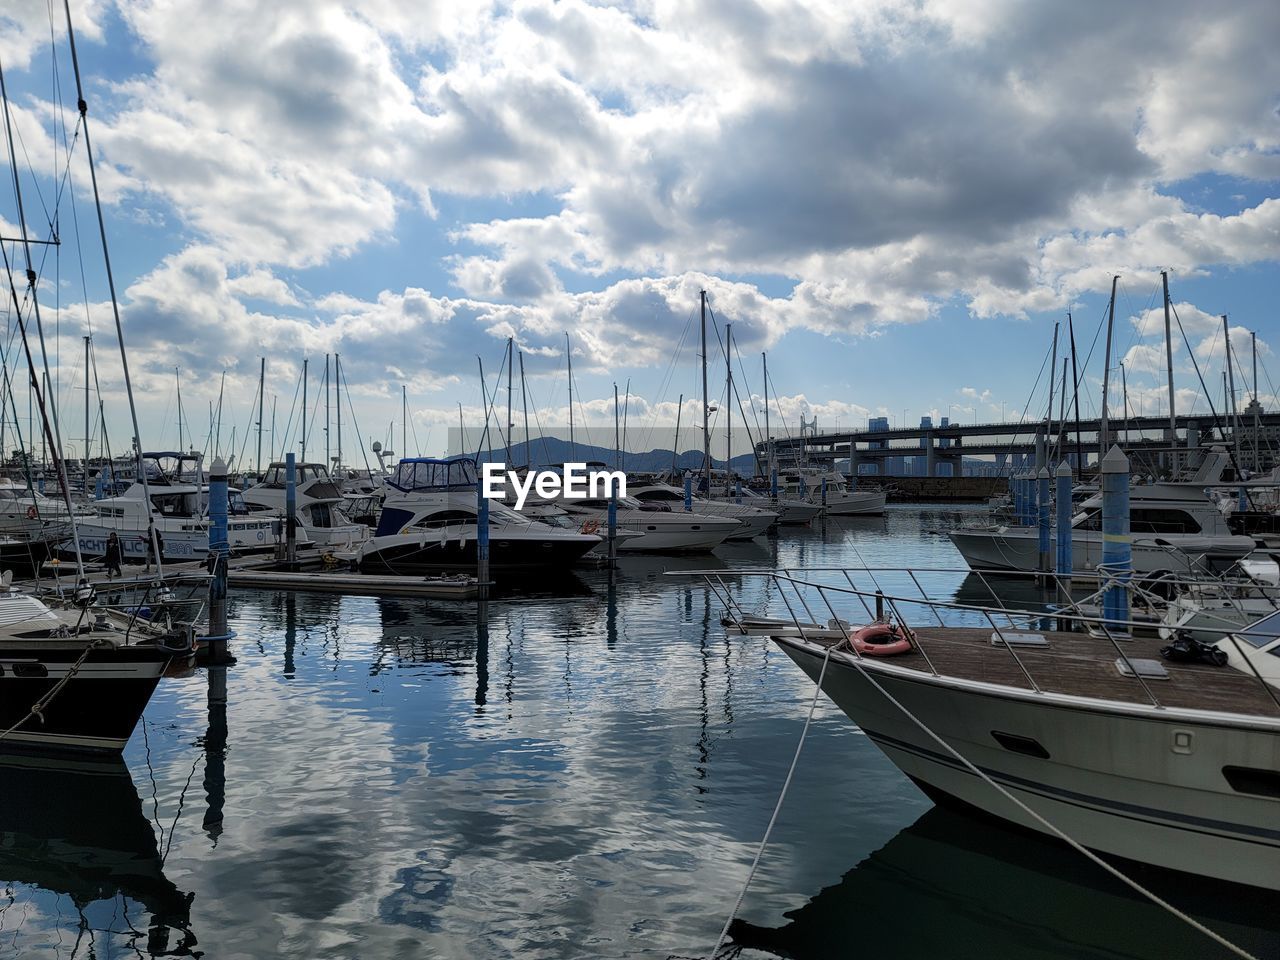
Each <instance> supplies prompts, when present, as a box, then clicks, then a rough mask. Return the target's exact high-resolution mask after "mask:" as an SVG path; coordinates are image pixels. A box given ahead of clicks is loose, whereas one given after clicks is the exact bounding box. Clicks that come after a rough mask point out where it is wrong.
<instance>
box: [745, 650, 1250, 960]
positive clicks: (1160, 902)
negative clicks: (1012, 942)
mask: <svg viewBox="0 0 1280 960" xmlns="http://www.w3.org/2000/svg"><path fill="white" fill-rule="evenodd" d="M831 649H832V648H831V647H828V648H827V653H826V656H825V657H823V660H822V674H819V676H818V687H819V688H821V687H822V675H823V674H825V673H826V669H827V662H828V661H829V660H830V659H831ZM850 663H851V664H852V665H853V667H854V668H855V669H856V670H857V671H858V672H859V673H861V674H862V676H863V678H864V679H866V680H867V682H868V683H870V684H871V685H872V686H873V687H875V688H876V690H878V691H879V692H880V694H881V695H882V696H883V697H884V698H885V699H886V700H888V701H889V702H890V703H892V704H893V705H894V706H895V707H897V708H898V709H899V710H901V711H902V712H903V714H905V715H906V716H907V718H908V719H909V720H911V721H912V722H913V723H914V724H915V725H916V726H918V727H919V728H920V729H921V730H922V731H924V733H925V734H926V735H927V736H928V737H929V738H930V739H932V740H934V741H935V742H936V743H937V744H938V745H939V746H941V747H942V748H943V749H944V750H946V751H947V753H949V754H951V755H952V756H953V757H955V758H956V759H957V760H959V761H960V763H961V764H962V765H963V766H964V767H965V768H966V769H968V770H969V771H970V772H971V773H973V774H974V775H976V776H977V777H978V778H980V779H981V780H984V781H986V783H988V784H989V785H990V786H991V787H992V788H993V789H994V790H995V791H996V792H997V793H999V794H1001V795H1002V796H1003V797H1004V798H1005V799H1006V800H1009V801H1010V802H1011V803H1013V804H1014V805H1015V806H1017V807H1018V808H1019V809H1020V810H1022V811H1023V812H1024V813H1026V814H1027V815H1028V816H1030V817H1031V818H1032V819H1034V820H1035V821H1036V822H1037V823H1039V824H1041V825H1042V826H1043V827H1044V828H1045V829H1046V830H1048V831H1049V832H1050V833H1052V834H1054V835H1055V836H1057V837H1058V838H1059V839H1061V840H1063V841H1064V842H1065V843H1066V844H1067V845H1068V846H1070V847H1071V848H1072V849H1074V850H1076V851H1078V852H1079V853H1082V854H1083V855H1084V856H1086V857H1088V858H1089V859H1090V860H1092V861H1093V862H1094V863H1096V864H1097V865H1098V866H1100V867H1101V868H1102V869H1103V870H1105V871H1107V873H1109V874H1111V875H1112V876H1113V877H1115V878H1116V879H1117V880H1119V881H1120V882H1121V883H1124V884H1125V885H1126V886H1128V887H1130V888H1131V889H1133V890H1135V891H1136V892H1137V893H1139V894H1141V895H1142V896H1144V897H1146V898H1147V899H1148V900H1150V901H1151V902H1152V903H1154V904H1156V906H1159V907H1163V908H1164V909H1165V910H1167V911H1168V912H1169V913H1171V914H1173V916H1175V917H1177V918H1178V919H1179V920H1181V921H1182V922H1183V923H1186V924H1187V925H1188V926H1190V927H1192V928H1194V929H1196V930H1198V931H1200V933H1202V934H1204V935H1205V936H1206V937H1208V938H1209V939H1211V940H1213V941H1215V942H1216V943H1218V944H1219V945H1220V946H1222V947H1223V948H1224V949H1226V950H1228V951H1230V952H1231V953H1234V954H1235V955H1236V956H1238V957H1242V958H1243V960H1258V958H1257V957H1255V956H1254V955H1253V954H1251V953H1249V952H1248V951H1247V950H1245V949H1244V948H1243V947H1238V946H1236V945H1235V944H1234V943H1232V942H1231V941H1230V940H1227V939H1226V938H1225V937H1223V936H1222V935H1220V934H1218V933H1215V932H1214V931H1213V930H1210V929H1209V928H1208V927H1206V926H1205V925H1204V924H1202V923H1200V921H1198V920H1196V919H1195V918H1194V917H1192V916H1189V915H1188V914H1186V913H1183V912H1182V911H1181V910H1179V909H1178V908H1177V907H1175V906H1174V905H1173V904H1171V903H1169V902H1168V901H1167V900H1164V899H1162V898H1161V897H1160V896H1158V895H1157V894H1155V893H1153V892H1152V891H1150V890H1148V889H1147V888H1146V887H1144V886H1142V884H1140V883H1138V881H1136V880H1133V879H1131V878H1130V877H1129V876H1127V875H1126V874H1125V873H1123V872H1122V871H1120V870H1119V869H1117V868H1116V867H1113V866H1112V865H1111V864H1109V863H1107V861H1105V860H1103V859H1102V858H1101V857H1100V856H1098V855H1097V854H1096V853H1094V852H1093V851H1092V850H1090V849H1088V848H1087V847H1085V846H1084V845H1083V844H1081V843H1079V842H1078V841H1076V840H1075V839H1073V838H1072V837H1070V836H1068V835H1067V834H1066V833H1064V832H1063V831H1062V830H1061V829H1059V828H1058V827H1057V826H1055V825H1054V824H1052V823H1050V822H1049V821H1048V820H1047V819H1045V818H1044V817H1043V816H1041V815H1040V814H1039V813H1037V812H1036V811H1035V810H1032V809H1031V807H1029V806H1027V805H1026V804H1025V803H1023V802H1022V801H1021V800H1019V799H1018V798H1017V797H1015V796H1014V795H1013V794H1012V793H1010V792H1009V791H1008V790H1006V789H1005V788H1004V787H1002V786H1001V785H1000V784H998V783H996V782H995V781H994V780H993V779H991V777H990V776H988V775H987V774H986V773H985V772H984V771H982V770H981V769H979V768H978V767H977V766H975V765H974V764H973V763H971V762H970V761H969V760H968V759H967V758H966V757H964V756H962V755H961V754H960V752H959V751H957V750H956V749H955V748H954V747H953V746H951V744H949V743H947V742H946V741H945V740H943V739H942V737H940V736H939V735H938V734H936V733H934V732H933V730H932V729H931V728H930V727H929V726H928V725H927V724H926V723H925V722H924V721H923V720H921V719H920V718H919V717H917V716H916V715H915V714H914V713H912V712H911V711H910V710H908V709H907V708H906V706H904V705H903V703H902V702H901V701H900V700H898V698H897V697H895V696H894V695H893V694H891V693H890V692H889V691H888V690H886V689H885V688H884V687H883V686H882V685H881V684H880V682H879V681H878V680H877V679H876V678H875V677H873V676H872V675H871V674H870V673H868V671H867V669H866V667H865V666H863V664H862V663H861V662H860V661H859V660H857V659H852V660H850ZM802 742H803V738H802ZM770 826H772V823H771V824H770ZM766 836H767V834H766ZM757 859H758V857H757ZM753 869H754V868H753ZM743 893H744V894H745V893H746V891H745V890H744V891H743ZM739 902H741V898H739ZM726 929H728V925H727V924H726Z"/></svg>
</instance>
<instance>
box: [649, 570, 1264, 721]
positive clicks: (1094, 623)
mask: <svg viewBox="0 0 1280 960" xmlns="http://www.w3.org/2000/svg"><path fill="white" fill-rule="evenodd" d="M991 572H992V571H985V572H984V571H974V570H970V569H968V568H946V567H943V568H919V567H915V568H908V567H808V568H805V569H803V570H793V569H792V568H787V567H783V568H777V569H722V570H691V571H673V572H671V573H669V574H668V575H669V576H686V577H699V578H701V579H702V581H703V582H704V583H706V584H707V586H708V587H709V588H710V589H711V591H712V592H713V593H714V594H715V595H716V597H717V599H718V600H720V602H721V603H722V604H723V605H724V607H725V611H726V622H727V623H728V624H730V625H732V624H735V623H736V624H742V623H746V622H749V621H750V620H751V619H752V618H753V616H754V615H752V614H748V613H747V612H746V611H744V610H743V609H742V607H741V605H740V604H739V603H738V602H737V601H736V600H735V599H734V597H733V591H732V590H731V589H730V586H729V584H728V583H727V582H726V578H730V579H738V578H742V577H756V578H768V579H770V580H771V581H772V582H773V583H774V584H775V585H777V587H778V588H779V589H778V596H779V598H780V599H781V601H782V603H783V604H784V606H785V607H786V609H787V615H788V618H789V620H790V626H789V627H783V628H780V629H779V630H778V631H777V632H778V633H779V634H780V635H791V636H798V637H799V638H800V639H802V640H806V641H811V640H830V641H834V642H836V643H837V644H840V645H842V647H841V649H842V652H847V654H848V655H851V656H853V657H855V658H857V659H859V660H865V659H868V658H866V657H865V656H864V655H863V654H862V653H861V652H860V651H859V650H858V649H857V647H856V646H855V645H853V644H851V643H848V642H847V641H848V640H849V638H850V637H851V636H852V635H853V633H854V631H855V629H856V628H854V627H853V626H852V625H851V624H847V623H846V622H845V620H844V619H842V618H841V617H840V615H839V614H838V613H837V611H836V607H835V606H834V605H833V604H832V597H833V596H834V597H836V598H843V599H845V600H847V599H848V598H853V599H855V600H856V601H857V602H858V604H859V605H861V607H862V609H863V611H864V612H865V613H866V615H867V617H868V619H869V621H871V622H876V621H879V622H884V621H886V620H887V619H890V618H889V617H886V615H885V614H886V609H887V611H888V612H889V613H890V614H891V617H892V619H895V620H896V621H897V622H898V623H899V624H900V625H901V626H902V627H903V628H905V629H907V630H909V631H910V632H911V633H912V634H914V638H913V647H914V648H915V650H916V651H917V652H918V653H920V655H921V657H922V659H923V660H924V666H925V669H927V671H928V672H929V673H930V674H931V675H932V676H934V677H938V678H941V677H944V676H947V675H948V674H946V673H945V672H943V671H940V670H939V669H938V667H937V665H936V663H935V657H933V656H930V652H929V649H928V644H927V643H925V642H924V639H923V638H922V637H921V635H920V632H919V629H918V627H919V624H918V623H915V624H913V623H912V621H911V619H910V618H908V617H907V616H906V614H905V613H904V608H905V609H907V610H912V611H914V610H918V609H919V608H921V607H923V608H925V609H927V610H928V611H929V614H930V615H931V618H932V619H933V620H935V621H936V622H937V626H938V627H940V628H942V629H947V628H949V627H951V626H953V624H949V623H948V622H947V620H946V619H945V618H944V616H943V614H944V613H945V612H946V611H953V612H957V613H961V614H964V615H966V616H971V617H977V618H979V619H980V620H983V621H985V622H986V624H988V625H989V626H990V627H991V630H992V635H993V640H995V639H998V641H999V642H998V643H996V644H993V645H995V646H998V647H1003V648H1004V650H1003V652H1004V653H1006V654H1007V655H1008V656H1009V658H1010V660H1011V661H1012V663H1013V664H1014V665H1015V666H1016V668H1017V670H1018V672H1019V673H1020V674H1021V675H1022V676H1023V677H1024V678H1025V679H1026V682H1027V685H1028V687H1029V688H1030V690H1031V691H1032V692H1034V693H1037V694H1043V693H1046V692H1052V686H1053V684H1052V683H1051V682H1046V680H1045V678H1043V677H1042V678H1041V680H1039V681H1038V680H1037V679H1036V677H1035V675H1034V674H1033V672H1032V670H1031V669H1030V667H1029V665H1028V664H1027V662H1026V660H1025V659H1024V658H1023V657H1021V656H1019V654H1018V651H1017V649H1016V646H1017V644H1016V643H1014V642H1010V639H1009V636H1007V634H1013V633H1016V632H1022V631H1029V630H1034V631H1036V632H1040V633H1043V632H1047V631H1048V629H1049V626H1051V627H1052V628H1053V632H1057V633H1060V634H1064V635H1069V634H1072V633H1074V634H1077V635H1079V634H1086V633H1087V634H1088V635H1089V636H1090V637H1092V638H1095V639H1104V640H1106V642H1107V643H1108V644H1109V645H1110V647H1111V648H1112V649H1113V650H1114V651H1115V653H1116V655H1117V657H1118V659H1119V661H1120V662H1121V663H1123V664H1124V666H1125V668H1126V670H1127V671H1128V673H1127V674H1123V673H1122V674H1121V676H1122V677H1123V678H1124V679H1132V680H1134V681H1135V682H1136V683H1137V684H1138V686H1139V687H1140V689H1141V691H1142V693H1143V696H1144V697H1145V698H1146V699H1147V700H1148V701H1149V702H1150V704H1151V706H1152V707H1154V708H1156V709H1166V708H1167V705H1166V704H1164V703H1162V702H1161V701H1160V698H1159V697H1158V696H1157V695H1156V692H1155V690H1154V689H1153V688H1152V686H1151V684H1150V683H1148V682H1147V680H1146V679H1145V678H1144V676H1143V674H1142V672H1141V671H1140V670H1139V669H1137V668H1136V667H1135V665H1134V662H1133V659H1132V658H1131V656H1130V654H1129V652H1127V651H1126V649H1125V644H1126V643H1127V642H1129V641H1130V640H1131V639H1132V637H1131V634H1132V632H1133V630H1134V629H1135V628H1137V629H1145V630H1150V629H1152V628H1153V627H1158V626H1159V624H1153V623H1152V622H1150V621H1142V620H1135V619H1124V620H1116V619H1104V618H1103V617H1101V616H1098V615H1096V614H1091V613H1089V612H1087V611H1086V610H1085V609H1083V605H1084V604H1085V603H1086V602H1087V599H1088V598H1086V599H1085V600H1082V599H1078V598H1075V597H1074V596H1073V595H1072V593H1071V592H1070V590H1069V589H1068V587H1067V585H1066V584H1065V583H1063V579H1062V578H1057V577H1056V576H1055V575H1045V574H1026V575H1025V576H1029V577H1035V578H1038V579H1039V580H1040V581H1041V582H1042V583H1047V582H1052V583H1053V585H1054V591H1055V592H1056V593H1057V594H1058V595H1060V596H1062V597H1065V598H1066V600H1067V602H1066V603H1062V604H1054V605H1053V606H1052V607H1051V608H1050V607H1047V606H1046V607H1045V608H1043V609H1039V610H1035V609H1018V608H1012V609H1011V608H1010V607H1008V606H1007V605H1006V604H1005V603H1004V602H1003V601H1002V600H1001V598H1000V596H999V594H998V592H997V591H996V589H995V587H994V586H992V585H991V583H990V581H988V580H987V579H986V577H985V576H984V573H991ZM827 573H834V574H838V575H840V576H841V577H842V578H843V579H844V580H845V582H846V584H847V586H846V585H841V584H838V583H836V584H833V583H823V582H819V581H817V580H815V579H813V576H814V575H815V574H827ZM999 573H1000V574H1001V575H1002V576H1004V575H1005V571H999ZM890 574H905V575H906V576H907V578H909V579H910V581H911V582H912V584H913V585H914V586H915V589H916V591H917V592H918V594H919V595H918V596H907V595H900V594H895V593H890V592H886V591H885V590H884V589H883V588H882V585H881V584H880V582H879V581H880V580H881V579H884V578H885V577H886V576H888V575H890ZM927 574H964V575H968V574H976V575H977V576H978V578H979V579H980V581H981V582H982V583H983V584H984V585H985V587H986V589H987V590H988V591H989V592H990V594H991V596H992V599H993V601H994V605H993V606H983V605H979V604H970V603H958V602H955V601H951V600H940V599H935V598H933V597H930V596H929V592H928V591H927V590H926V589H925V586H924V584H923V583H921V580H920V575H927ZM856 575H865V576H866V577H867V578H869V580H870V582H871V586H870V588H867V587H862V586H859V585H858V583H856V582H855V580H854V577H855V576H856ZM1102 575H1103V583H1104V586H1103V590H1105V589H1107V588H1108V587H1110V586H1112V585H1114V584H1113V583H1112V582H1109V581H1114V582H1116V583H1119V582H1121V581H1120V578H1117V577H1114V576H1112V575H1110V574H1107V572H1106V571H1103V573H1102ZM1175 582H1179V583H1186V584H1202V583H1203V581H1191V580H1188V581H1175ZM1124 586H1125V587H1126V589H1129V590H1131V591H1132V592H1134V593H1136V594H1137V595H1139V596H1142V595H1144V594H1145V595H1146V596H1149V597H1150V598H1151V599H1152V600H1157V599H1160V598H1158V597H1156V596H1155V595H1154V594H1150V593H1146V592H1144V591H1143V590H1142V589H1141V588H1140V587H1139V586H1137V585H1135V584H1134V583H1133V582H1132V581H1125V582H1124ZM806 592H810V597H809V599H806ZM1045 592H1046V593H1047V592H1048V589H1047V588H1046V591H1045ZM1101 592H1102V591H1098V593H1101ZM813 594H816V596H817V599H818V601H820V602H821V607H820V608H819V609H820V610H822V609H825V611H826V613H827V614H829V618H828V619H826V621H825V623H824V621H823V620H822V619H820V618H819V617H818V616H816V615H815V613H814V609H813V607H812V606H811V605H810V600H811V599H812V595H813ZM1096 595H1097V594H1094V595H1091V596H1096ZM837 602H839V599H837ZM802 613H803V615H804V616H805V617H807V618H808V619H807V620H806V619H802V617H801V614H802ZM917 619H918V618H917ZM1259 619H1261V617H1259ZM762 622H767V621H762ZM776 622H779V623H781V622H784V621H783V620H782V619H781V618H779V619H778V620H777V621H776ZM1255 622H1256V621H1255ZM1046 623H1047V624H1048V625H1049V626H1046ZM1002 624H1003V625H1002ZM1252 626H1253V625H1249V626H1241V625H1239V624H1232V625H1231V627H1230V629H1229V630H1227V631H1224V639H1226V640H1227V641H1229V642H1230V643H1231V644H1232V645H1233V646H1234V647H1235V650H1236V652H1237V654H1238V655H1239V657H1240V659H1241V660H1243V661H1244V663H1245V664H1247V665H1248V670H1247V672H1246V671H1245V670H1241V671H1240V673H1242V674H1243V675H1246V676H1251V677H1252V679H1253V680H1256V682H1257V683H1258V684H1259V685H1260V686H1261V688H1262V690H1263V691H1264V693H1265V694H1266V696H1267V698H1268V699H1269V700H1270V702H1271V703H1273V704H1274V705H1275V707H1276V710H1277V713H1280V696H1277V692H1276V690H1275V688H1273V687H1272V686H1271V684H1269V683H1268V682H1267V681H1266V679H1265V678H1263V676H1262V675H1261V673H1260V672H1259V671H1258V669H1257V667H1256V665H1255V664H1254V663H1253V661H1252V660H1251V659H1250V657H1248V656H1247V655H1246V654H1245V653H1244V650H1243V649H1242V648H1241V646H1240V638H1241V637H1245V638H1247V637H1250V636H1258V637H1263V638H1266V639H1271V640H1274V639H1275V637H1276V634H1274V633H1271V632H1264V631H1255V630H1253V629H1252ZM742 629H743V632H746V628H742ZM1170 629H1172V628H1171V627H1170ZM1045 652H1047V653H1049V654H1050V655H1052V653H1053V652H1054V651H1052V650H1047V651H1045ZM935 653H936V651H935ZM1103 699H1105V697H1104V698H1103Z"/></svg>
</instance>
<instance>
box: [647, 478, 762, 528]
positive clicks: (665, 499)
mask: <svg viewBox="0 0 1280 960" xmlns="http://www.w3.org/2000/svg"><path fill="white" fill-rule="evenodd" d="M627 496H628V497H631V498H632V499H634V500H639V501H640V502H641V503H642V504H646V505H649V506H651V507H652V506H653V505H656V506H657V507H658V509H659V510H669V511H671V512H673V513H674V512H684V491H683V490H680V489H677V488H676V487H674V486H672V485H671V484H669V483H659V482H657V481H639V480H635V479H633V480H631V481H630V482H629V483H628V484H627ZM692 508H693V509H692V510H690V511H689V512H690V513H700V514H702V515H703V516H706V517H729V518H731V519H733V520H737V521H738V523H739V524H740V525H741V526H740V528H739V529H737V530H735V531H734V532H733V533H732V534H731V535H730V536H729V537H728V538H727V539H729V540H750V539H751V538H752V537H758V536H760V534H762V533H764V532H765V531H766V530H768V529H769V528H770V527H772V526H773V525H774V524H775V523H777V522H778V514H777V513H775V512H773V511H771V510H762V509H760V508H759V507H755V506H752V505H750V504H745V503H734V502H733V501H731V500H708V499H706V498H704V497H694V498H692Z"/></svg>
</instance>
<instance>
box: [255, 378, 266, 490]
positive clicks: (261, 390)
mask: <svg viewBox="0 0 1280 960" xmlns="http://www.w3.org/2000/svg"><path fill="white" fill-rule="evenodd" d="M258 359H259V360H260V361H261V362H260V363H259V365H258V459H257V463H256V467H257V471H258V479H262V408H263V406H264V402H265V400H266V389H267V358H266V357H259V358H258Z"/></svg>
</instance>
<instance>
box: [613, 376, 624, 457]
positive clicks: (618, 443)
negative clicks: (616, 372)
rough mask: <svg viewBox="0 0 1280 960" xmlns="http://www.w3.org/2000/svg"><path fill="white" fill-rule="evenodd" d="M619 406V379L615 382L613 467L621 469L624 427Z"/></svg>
mask: <svg viewBox="0 0 1280 960" xmlns="http://www.w3.org/2000/svg"><path fill="white" fill-rule="evenodd" d="M619 409H620V408H619V406H618V381H616V380H615V381H614V382H613V469H615V470H618V469H621V468H620V467H619V466H618V463H619V461H620V460H621V459H622V433H621V430H622V427H621V425H620V424H621V420H620V413H619Z"/></svg>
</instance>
